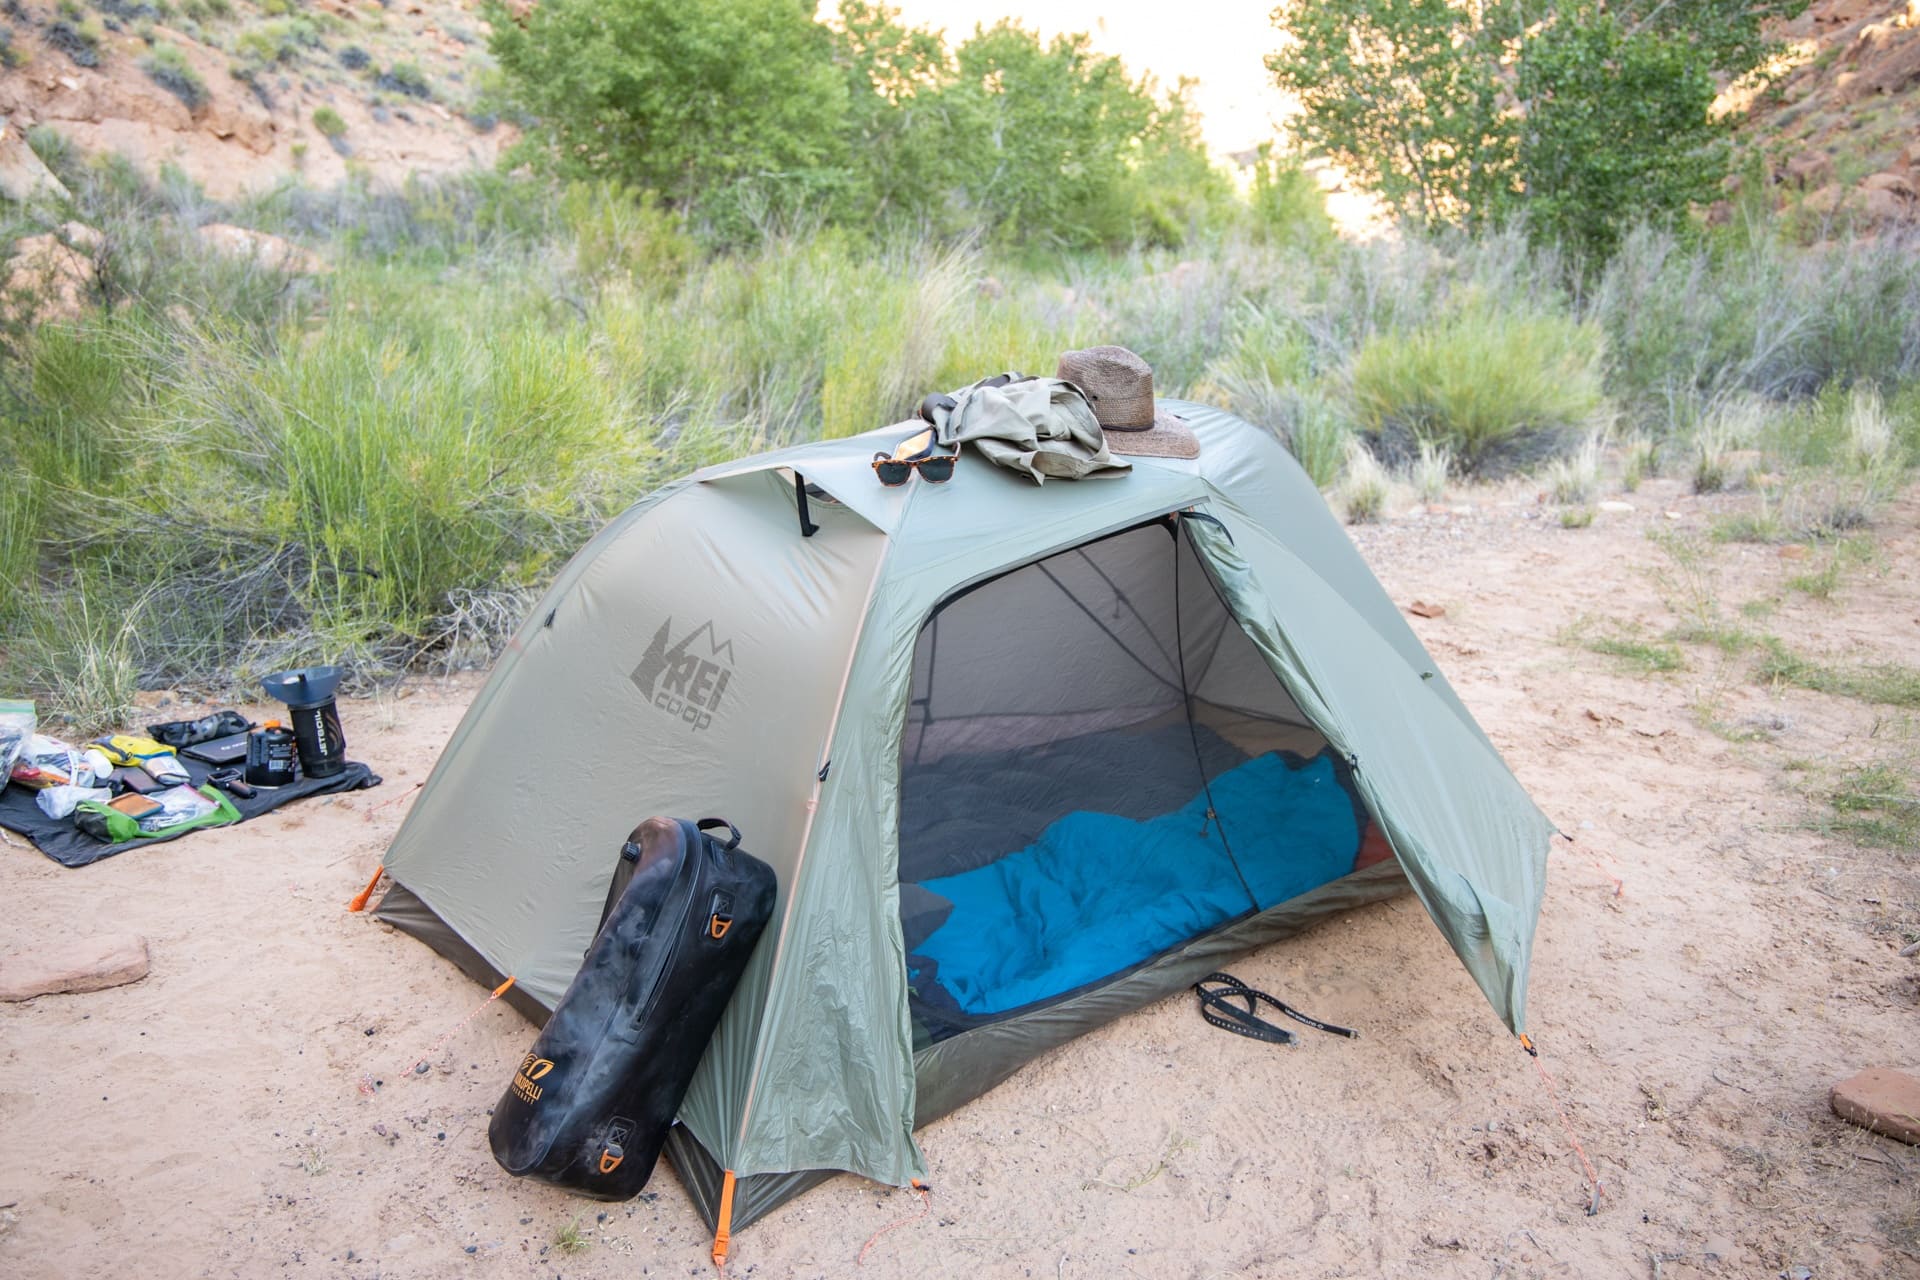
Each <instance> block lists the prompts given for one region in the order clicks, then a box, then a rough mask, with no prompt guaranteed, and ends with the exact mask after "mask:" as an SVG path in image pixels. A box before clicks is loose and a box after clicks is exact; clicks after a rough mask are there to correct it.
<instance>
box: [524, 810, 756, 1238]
mask: <svg viewBox="0 0 1920 1280" xmlns="http://www.w3.org/2000/svg"><path fill="white" fill-rule="evenodd" d="M716 827H718V828H726V829H727V830H728V832H729V834H730V836H731V838H730V839H727V840H724V841H723V840H720V839H717V838H716V837H714V836H711V835H708V834H707V830H708V829H710V828H716ZM620 865H621V869H622V874H623V875H625V876H628V877H630V878H629V879H628V880H627V883H626V884H625V886H624V888H623V889H622V890H621V892H620V896H619V898H618V900H617V901H616V902H615V903H614V906H613V910H612V912H611V913H610V914H609V915H608V916H607V918H606V922H605V924H604V925H603V926H602V927H601V929H600V932H599V934H598V935H597V936H596V937H595V938H594V940H593V945H592V946H591V947H589V948H588V949H587V957H586V961H585V963H583V964H582V965H581V966H580V972H579V973H578V974H577V975H576V976H575V977H574V979H573V982H572V984H571V985H569V986H568V987H567V991H566V994H565V995H563V996H561V997H560V1002H559V1003H558V1004H557V1005H555V1006H554V1010H553V1016H552V1017H551V1018H549V1019H548V1020H547V1025H546V1027H545V1028H543V1029H542V1030H541V1032H540V1036H539V1038H538V1039H536V1040H535V1041H534V1042H533V1048H532V1049H531V1050H530V1051H528V1053H527V1055H526V1057H525V1058H523V1059H522V1060H521V1062H520V1065H519V1067H518V1068H517V1069H516V1070H515V1071H514V1073H513V1079H512V1081H511V1082H510V1083H509V1084H508V1086H507V1091H506V1093H505V1094H503V1095H502V1096H501V1099H500V1104H499V1105H498V1106H497V1107H495V1108H494V1110H493V1119H492V1121H491V1122H489V1124H488V1125H487V1140H488V1142H489V1143H490V1144H491V1145H492V1147H493V1157H494V1159H495V1160H497V1161H499V1162H500V1167H501V1168H503V1169H505V1170H506V1171H507V1172H508V1173H511V1174H515V1175H518V1176H522V1177H532V1178H537V1179H539V1180H540V1181H542V1182H550V1183H553V1184H554V1185H555V1186H560V1187H566V1188H567V1189H569V1190H571V1191H577V1192H580V1193H581V1194H583V1195H588V1196H592V1197H594V1198H595V1199H599V1200H625V1199H628V1198H629V1197H631V1196H634V1195H637V1194H639V1192H640V1190H641V1188H643V1187H645V1186H646V1185H647V1179H648V1178H649V1177H650V1176H652V1173H653V1166H654V1163H655V1161H657V1160H658V1159H659V1156H660V1148H661V1146H662V1145H663V1144H664V1143H665V1142H666V1137H667V1129H668V1127H669V1126H670V1125H672V1123H673V1118H674V1116H675V1115H676V1114H678V1112H679V1110H680V1101H681V1099H682V1098H683V1097H684V1096H685V1094H686V1092H687V1086H688V1085H689V1084H691V1083H692V1081H693V1073H694V1069H695V1068H696V1067H698V1066H699V1065H700V1058H701V1055H703V1054H704V1053H706V1051H707V1041H708V1040H709V1039H710V1038H711V1037H712V1035H713V1029H714V1027H715V1026H716V1025H718V1024H719V1021H720V1015H721V1014H722V1013H723V1012H724V1011H725V1009H726V1007H727V1001H728V999H729V998H730V997H731V996H732V995H733V989H734V986H735V984H737V983H738V982H739V981H740V974H741V972H742V971H743V970H744V969H745V968H746V967H747V961H748V959H749V958H750V957H751V956H752V955H753V949H754V944H755V943H757V942H758V941H759V940H760V934H761V931H762V930H763V929H765V928H766V924H767V920H768V919H769V918H770V917H771V916H772V915H773V897H774V875H773V869H772V868H771V867H769V866H767V864H766V863H764V862H762V861H760V860H759V859H758V858H755V857H754V856H752V855H751V854H749V853H747V852H745V851H744V850H742V849H741V848H740V832H739V831H738V830H735V829H733V828H732V826H731V824H729V823H728V822H726V821H725V820H723V819H714V818H706V819H702V820H701V821H700V822H698V823H693V822H687V821H683V820H676V819H671V818H650V819H648V820H647V821H646V822H644V823H642V824H641V825H640V826H638V827H636V828H635V829H634V831H633V833H632V834H631V835H630V836H629V837H628V838H627V842H626V844H625V846H623V848H622V850H621V860H620Z"/></svg>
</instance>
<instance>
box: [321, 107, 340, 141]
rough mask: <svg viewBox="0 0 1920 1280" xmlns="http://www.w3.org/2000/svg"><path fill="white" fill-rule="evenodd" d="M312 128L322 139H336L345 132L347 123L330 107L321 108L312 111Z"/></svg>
mask: <svg viewBox="0 0 1920 1280" xmlns="http://www.w3.org/2000/svg"><path fill="white" fill-rule="evenodd" d="M313 127H314V128H316V129H318V130H319V131H320V136H321V137H323V138H337V137H339V136H340V135H341V134H343V133H345V132H346V131H347V122H346V120H345V119H343V118H342V117H341V115H340V113H339V112H338V111H335V110H334V109H333V108H332V107H327V106H321V107H315V108H314V110H313Z"/></svg>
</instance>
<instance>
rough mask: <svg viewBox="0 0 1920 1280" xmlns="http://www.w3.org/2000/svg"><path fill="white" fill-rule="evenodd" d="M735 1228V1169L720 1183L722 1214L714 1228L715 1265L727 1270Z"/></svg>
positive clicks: (728, 1172)
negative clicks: (729, 1250)
mask: <svg viewBox="0 0 1920 1280" xmlns="http://www.w3.org/2000/svg"><path fill="white" fill-rule="evenodd" d="M732 1230H733V1170H731V1169H729V1170H727V1176H726V1177H725V1179H724V1180H722V1182H721V1183H720V1216H719V1220H718V1221H717V1222H716V1223H715V1225H714V1229H713V1265H714V1266H716V1267H718V1268H720V1269H721V1270H723V1271H724V1270H725V1269H726V1266H727V1248H728V1246H729V1244H731V1242H732V1240H731V1233H732Z"/></svg>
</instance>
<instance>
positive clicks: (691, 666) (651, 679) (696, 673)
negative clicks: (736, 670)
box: [629, 618, 733, 731]
mask: <svg viewBox="0 0 1920 1280" xmlns="http://www.w3.org/2000/svg"><path fill="white" fill-rule="evenodd" d="M702 636H704V637H705V638H706V642H705V643H704V644H701V645H695V644H694V641H695V640H697V639H700V638H701V637H702ZM629 678H630V679H631V680H632V681H633V683H634V687H635V688H637V689H639V690H640V692H641V693H642V694H643V695H644V696H645V697H646V698H647V700H648V701H649V702H651V703H653V705H654V706H656V707H659V708H660V709H661V710H662V711H665V712H666V713H667V714H668V715H670V716H673V717H674V718H675V719H677V720H679V721H681V722H682V723H683V724H686V725H688V726H690V727H691V728H693V729H695V730H696V731H697V730H700V729H705V728H706V727H707V726H708V725H710V724H712V723H713V716H714V713H715V712H716V711H718V710H719V709H720V697H721V695H722V694H724V693H725V692H726V691H727V682H728V681H729V680H731V679H732V678H733V641H731V640H722V639H721V638H720V633H719V632H717V631H715V630H714V629H713V623H712V621H707V622H703V623H701V624H700V625H699V626H697V627H695V628H694V629H693V630H692V631H689V632H688V633H687V634H686V635H684V636H681V637H680V638H679V639H678V640H674V639H673V619H672V618H668V619H667V620H666V621H665V622H663V623H661V624H660V629H659V630H658V631H656V632H654V633H653V640H652V642H651V643H649V644H648V645H647V651H646V653H645V654H644V655H643V656H642V657H641V659H640V665H639V666H637V667H635V668H634V669H633V675H632V676H631V677H629Z"/></svg>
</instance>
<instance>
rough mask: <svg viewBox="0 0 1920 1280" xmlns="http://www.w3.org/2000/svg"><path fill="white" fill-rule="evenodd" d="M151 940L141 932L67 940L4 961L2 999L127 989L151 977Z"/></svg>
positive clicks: (0, 968)
mask: <svg viewBox="0 0 1920 1280" xmlns="http://www.w3.org/2000/svg"><path fill="white" fill-rule="evenodd" d="M147 963H148V962H147V940H146V939H145V938H143V937H141V936H140V935H139V934H137V933H105V934H97V935H95V936H94V937H90V938H69V939H66V940H64V941H61V942H57V943H54V944H52V945H50V946H45V947H34V948H32V949H31V950H27V951H16V952H14V953H13V954H12V955H10V956H6V957H5V958H0V1001H19V1000H31V999H33V998H34V997H35V996H51V995H60V994H64V993H71V992H80V991H99V990H102V989H103V988H106V987H118V986H124V985H125V984H127V983H129V982H138V981H140V979H142V978H144V977H146V976H147Z"/></svg>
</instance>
